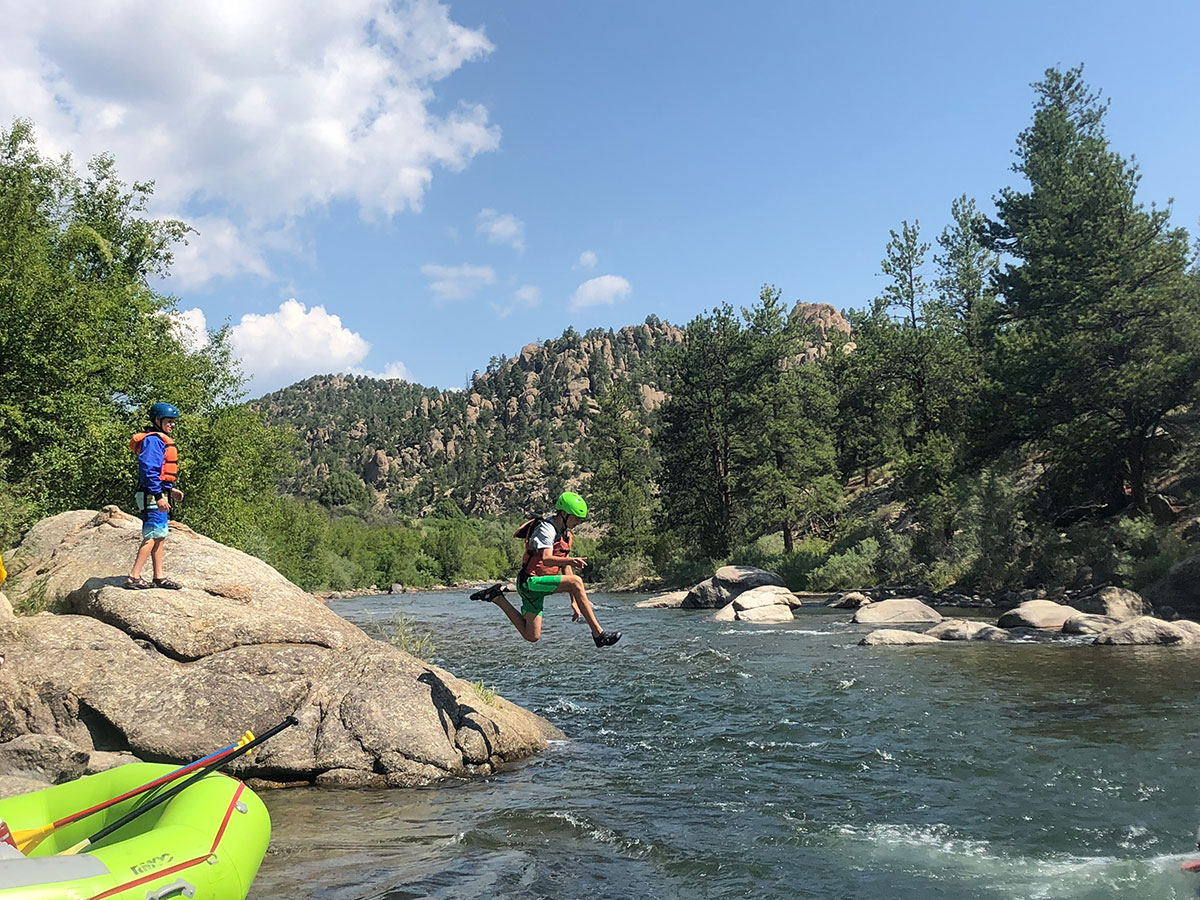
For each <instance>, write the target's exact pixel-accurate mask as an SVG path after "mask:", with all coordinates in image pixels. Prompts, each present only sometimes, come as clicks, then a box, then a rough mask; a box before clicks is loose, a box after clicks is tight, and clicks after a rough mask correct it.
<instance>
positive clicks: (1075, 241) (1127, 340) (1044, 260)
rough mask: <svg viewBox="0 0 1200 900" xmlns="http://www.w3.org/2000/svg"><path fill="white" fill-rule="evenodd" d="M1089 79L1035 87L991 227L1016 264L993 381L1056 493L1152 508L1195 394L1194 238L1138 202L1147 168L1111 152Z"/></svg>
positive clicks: (1063, 78)
mask: <svg viewBox="0 0 1200 900" xmlns="http://www.w3.org/2000/svg"><path fill="white" fill-rule="evenodd" d="M1082 76H1083V73H1082V68H1075V69H1070V70H1068V71H1066V72H1062V71H1059V70H1057V69H1049V70H1047V72H1046V75H1045V78H1044V79H1043V80H1042V81H1041V82H1038V83H1037V84H1035V85H1034V90H1035V91H1036V93H1037V101H1036V104H1035V108H1034V117H1033V123H1032V124H1031V125H1030V126H1029V127H1028V128H1027V129H1025V130H1024V131H1023V132H1021V134H1020V136H1019V137H1018V140H1017V157H1018V160H1017V162H1016V163H1015V164H1014V167H1013V168H1014V170H1015V171H1016V172H1018V173H1019V174H1020V175H1022V176H1024V178H1025V179H1026V180H1027V181H1028V189H1027V190H1020V189H1017V188H1007V189H1005V190H1004V191H1002V192H1001V193H1000V196H999V197H998V198H997V201H996V203H997V210H998V218H997V221H995V222H991V223H989V227H988V233H989V237H990V245H991V247H992V249H994V250H996V251H998V252H1000V253H1003V254H1006V255H1007V256H1008V257H1010V258H1012V259H1013V260H1014V262H1012V263H1009V264H1006V265H1005V266H1004V268H1003V270H1002V272H1001V273H1000V275H999V278H998V279H997V286H998V288H999V291H1000V294H1001V295H1002V308H1001V323H1002V330H1001V333H1000V336H999V347H998V354H997V357H996V366H995V369H994V377H995V378H996V381H997V388H998V389H997V391H996V393H995V394H994V397H993V399H994V402H995V403H996V404H997V405H998V408H999V412H998V416H997V418H999V419H1002V420H1007V421H1008V422H1011V423H1012V425H1013V435H1012V436H1013V437H1014V438H1017V439H1027V440H1032V441H1034V442H1035V443H1036V444H1038V445H1040V446H1041V447H1043V448H1045V450H1046V451H1047V452H1048V460H1049V462H1050V464H1051V466H1050V474H1051V486H1052V488H1053V490H1052V493H1051V496H1052V497H1054V498H1057V499H1058V500H1059V501H1060V502H1061V501H1075V502H1078V501H1080V500H1083V499H1086V498H1087V497H1088V495H1094V494H1095V493H1096V486H1099V487H1100V490H1101V491H1103V493H1104V494H1105V495H1106V496H1107V498H1108V500H1109V502H1110V503H1112V504H1114V505H1118V506H1119V505H1124V504H1125V502H1126V491H1128V496H1129V498H1130V499H1131V500H1132V503H1133V504H1134V506H1135V508H1137V509H1139V510H1144V509H1146V508H1147V479H1148V476H1147V458H1148V454H1149V450H1150V439H1151V437H1152V435H1153V434H1154V432H1155V429H1156V428H1157V427H1158V425H1159V424H1160V423H1161V422H1162V420H1163V417H1164V416H1165V415H1166V414H1167V413H1168V411H1170V410H1171V409H1172V408H1174V407H1176V406H1178V405H1179V404H1182V403H1185V402H1188V401H1189V400H1191V399H1192V398H1193V397H1194V396H1195V390H1196V384H1197V378H1198V376H1200V308H1198V306H1197V297H1196V296H1195V293H1194V291H1192V290H1190V286H1189V283H1188V277H1187V267H1188V246H1187V234H1186V232H1185V231H1184V230H1183V229H1178V228H1172V227H1171V226H1170V210H1169V206H1168V208H1167V209H1158V208H1156V207H1155V206H1151V207H1150V208H1149V209H1147V208H1146V207H1145V206H1144V205H1143V204H1141V203H1139V202H1138V200H1137V197H1136V194H1137V186H1138V182H1139V179H1140V176H1139V174H1138V170H1137V166H1136V165H1135V164H1134V163H1133V162H1132V161H1131V160H1128V161H1127V160H1125V159H1124V158H1122V157H1121V156H1119V155H1118V154H1117V153H1115V152H1113V151H1112V150H1111V149H1110V148H1109V144H1108V140H1107V138H1106V137H1105V134H1104V129H1103V120H1104V115H1105V112H1106V108H1107V107H1106V104H1104V103H1101V102H1100V101H1099V98H1098V95H1096V94H1095V93H1093V92H1092V91H1091V90H1090V88H1089V87H1088V86H1087V85H1086V84H1085V83H1084V81H1083V77H1082Z"/></svg>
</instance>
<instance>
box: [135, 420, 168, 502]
mask: <svg viewBox="0 0 1200 900" xmlns="http://www.w3.org/2000/svg"><path fill="white" fill-rule="evenodd" d="M166 449H167V448H166V445H165V444H163V442H162V438H160V437H157V436H155V435H153V434H148V435H146V437H145V438H143V439H142V452H141V453H139V454H138V484H140V485H141V487H142V489H143V490H144V491H145V492H146V493H148V494H153V495H154V496H155V497H157V496H159V495H160V494H162V492H163V486H162V478H161V475H162V467H163V458H164V456H165V455H166Z"/></svg>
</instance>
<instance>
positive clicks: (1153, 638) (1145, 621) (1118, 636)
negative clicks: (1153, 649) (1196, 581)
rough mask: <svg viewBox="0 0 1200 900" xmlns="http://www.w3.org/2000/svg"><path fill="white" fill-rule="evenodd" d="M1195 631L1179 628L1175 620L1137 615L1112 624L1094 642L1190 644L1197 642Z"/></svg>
mask: <svg viewBox="0 0 1200 900" xmlns="http://www.w3.org/2000/svg"><path fill="white" fill-rule="evenodd" d="M1196 634H1197V632H1196V631H1193V630H1192V629H1190V628H1186V627H1185V628H1181V627H1179V623H1177V622H1164V621H1163V620H1162V619H1155V618H1154V617H1152V616H1139V617H1138V618H1136V619H1130V620H1129V621H1128V622H1122V623H1121V624H1120V625H1114V626H1113V627H1112V628H1109V629H1108V630H1107V631H1104V632H1101V633H1100V634H1099V635H1097V637H1096V643H1097V644H1101V645H1107V646H1122V645H1146V644H1150V645H1153V644H1192V645H1195V644H1196V643H1198V641H1197V637H1196Z"/></svg>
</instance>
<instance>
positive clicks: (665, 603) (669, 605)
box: [634, 591, 690, 609]
mask: <svg viewBox="0 0 1200 900" xmlns="http://www.w3.org/2000/svg"><path fill="white" fill-rule="evenodd" d="M689 593H690V592H689V591H668V592H667V593H665V594H655V595H654V596H653V597H647V598H646V599H645V600H639V601H638V602H637V603H635V604H634V606H636V607H637V608H638V609H679V607H681V606H683V601H684V600H686V599H687V596H688V594H689Z"/></svg>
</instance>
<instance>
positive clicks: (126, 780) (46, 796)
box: [0, 763, 271, 900]
mask: <svg viewBox="0 0 1200 900" xmlns="http://www.w3.org/2000/svg"><path fill="white" fill-rule="evenodd" d="M176 768H177V767H175V766H170V765H160V764H158V763H132V764H130V765H126V766H119V767H117V768H115V769H110V770H108V771H107V772H100V773H98V774H96V775H87V776H85V777H83V778H79V779H77V780H75V781H71V782H68V783H66V784H60V785H56V786H54V787H49V788H46V789H44V790H40V791H35V792H34V793H31V794H23V795H21V796H19V797H10V798H8V799H5V800H0V819H3V820H4V821H5V822H6V823H7V824H8V826H9V827H10V828H11V829H12V830H13V831H14V832H15V831H19V830H26V829H33V828H39V827H41V826H43V825H46V824H48V823H50V822H56V821H58V820H60V819H62V818H64V817H66V816H69V815H71V814H72V813H75V812H78V811H80V810H83V809H87V808H89V807H92V806H95V805H96V804H98V803H102V802H104V801H105V800H108V799H110V798H112V797H117V796H119V795H121V794H123V793H125V792H126V791H129V790H132V789H133V788H136V787H139V786H140V785H143V784H147V783H149V782H151V781H153V780H154V779H156V778H159V777H161V776H163V775H166V774H167V773H169V772H172V771H174V770H175V769H176ZM176 783H177V782H168V783H166V784H164V785H162V786H161V787H158V788H155V789H154V790H153V791H149V792H147V793H145V794H140V795H138V796H136V797H131V798H129V799H128V800H124V801H122V802H120V803H118V804H116V805H114V806H111V807H109V808H108V809H105V810H101V811H99V812H97V813H95V814H94V815H91V816H88V817H87V818H85V819H82V820H80V821H78V822H73V823H71V824H69V825H64V826H63V827H62V828H61V829H59V830H58V831H54V832H52V833H51V834H50V835H48V836H47V837H46V838H45V839H44V840H43V841H42V842H41V843H40V844H39V845H37V846H36V847H34V848H32V849H30V851H29V856H28V857H23V856H20V855H19V854H18V852H17V851H16V850H12V848H8V847H5V849H6V850H10V851H11V853H8V854H6V855H4V856H0V900H17V898H20V900H134V898H137V900H170V898H176V897H186V898H191V900H245V897H246V894H247V893H248V892H249V890H250V883H251V882H252V881H253V880H254V876H255V874H256V873H257V872H258V867H259V865H261V864H262V859H263V856H264V855H265V854H266V852H267V843H268V842H269V841H270V838H271V818H270V816H269V815H268V813H267V808H266V807H265V806H264V805H263V802H262V801H261V800H260V799H259V798H258V797H257V796H256V795H255V794H254V792H253V791H251V790H250V789H249V788H247V787H246V786H245V785H244V784H242V783H241V782H240V781H238V780H237V779H236V778H231V777H230V776H228V775H225V774H223V773H220V772H210V773H209V774H208V775H206V776H204V777H203V778H201V779H199V780H198V781H196V783H195V784H193V785H191V786H189V787H188V788H187V789H186V790H183V791H180V793H179V794H178V795H177V796H175V797H173V798H172V799H170V800H168V801H167V802H165V803H161V804H159V805H158V806H156V807H155V808H153V809H150V810H148V811H147V812H146V813H145V814H144V815H141V816H138V817H137V818H136V819H134V820H133V821H131V822H129V823H128V824H126V825H125V826H124V827H122V828H120V829H119V830H118V831H115V832H113V833H112V834H110V835H109V836H108V837H106V838H104V839H102V840H100V841H98V842H97V843H96V844H94V845H92V846H90V847H88V849H87V851H86V852H84V853H79V854H77V855H64V856H59V855H56V854H59V853H61V852H62V851H63V850H67V849H69V848H71V847H74V846H75V845H76V844H78V843H80V842H81V841H83V840H85V839H86V838H88V837H89V836H91V835H93V834H96V833H97V832H98V831H100V830H101V829H102V828H104V827H105V826H107V825H108V824H109V823H112V822H115V821H117V819H119V818H120V817H121V816H123V815H125V814H126V813H128V812H130V811H131V810H133V809H136V808H138V807H139V806H141V805H143V804H144V803H146V802H147V801H149V800H150V799H152V798H153V797H154V796H156V795H157V794H159V793H161V792H164V791H166V790H169V789H170V788H171V787H173V786H174V785H175V784H176Z"/></svg>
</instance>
